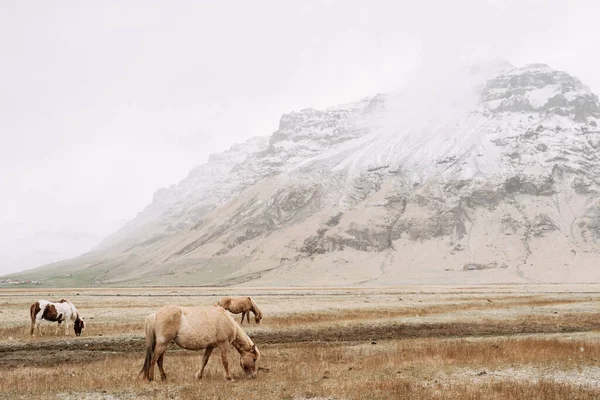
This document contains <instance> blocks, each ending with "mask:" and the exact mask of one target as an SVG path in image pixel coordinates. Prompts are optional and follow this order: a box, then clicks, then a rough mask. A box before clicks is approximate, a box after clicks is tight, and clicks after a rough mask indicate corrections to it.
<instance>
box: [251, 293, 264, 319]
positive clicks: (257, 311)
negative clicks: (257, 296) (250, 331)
mask: <svg viewBox="0 0 600 400" xmlns="http://www.w3.org/2000/svg"><path fill="white" fill-rule="evenodd" d="M248 298H249V299H250V303H252V310H253V312H254V320H255V321H256V323H257V324H260V320H261V319H262V317H263V315H262V311H260V308H258V306H257V305H256V303H255V302H254V300H252V297H248Z"/></svg>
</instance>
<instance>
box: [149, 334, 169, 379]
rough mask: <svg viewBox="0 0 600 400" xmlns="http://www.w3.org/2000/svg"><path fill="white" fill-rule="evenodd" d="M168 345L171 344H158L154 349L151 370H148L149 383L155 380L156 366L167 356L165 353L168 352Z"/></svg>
mask: <svg viewBox="0 0 600 400" xmlns="http://www.w3.org/2000/svg"><path fill="white" fill-rule="evenodd" d="M167 344H169V342H167V343H161V342H156V346H155V347H154V355H153V356H152V359H151V360H150V368H149V370H148V380H149V381H151V380H153V379H154V364H156V362H157V361H158V359H159V358H161V357H162V356H163V355H164V354H165V351H166V350H167Z"/></svg>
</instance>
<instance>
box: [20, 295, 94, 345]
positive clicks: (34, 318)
mask: <svg viewBox="0 0 600 400" xmlns="http://www.w3.org/2000/svg"><path fill="white" fill-rule="evenodd" d="M29 316H30V317H31V329H30V330H29V334H30V335H31V336H33V333H34V330H35V329H36V328H37V332H38V334H39V335H40V336H42V331H41V330H40V322H42V319H45V320H46V321H50V322H58V325H57V327H56V331H57V332H58V329H59V327H60V324H61V322H63V321H64V323H65V335H68V331H69V320H70V321H73V329H74V330H75V335H76V336H80V335H81V331H82V330H83V329H84V328H85V322H84V321H83V318H82V317H81V316H80V315H79V311H77V308H75V306H74V305H73V303H71V302H70V301H68V300H65V299H61V300H60V301H59V302H58V303H53V302H51V301H48V300H39V301H36V302H35V303H33V304H32V305H31V307H29Z"/></svg>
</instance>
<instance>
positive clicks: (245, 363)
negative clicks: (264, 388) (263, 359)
mask: <svg viewBox="0 0 600 400" xmlns="http://www.w3.org/2000/svg"><path fill="white" fill-rule="evenodd" d="M259 357H260V352H259V351H258V348H257V347H256V345H255V344H253V345H252V347H251V348H250V350H245V351H243V352H242V354H241V358H240V366H241V367H242V369H243V370H244V372H245V373H246V376H247V377H248V378H256V361H257V360H258V358H259Z"/></svg>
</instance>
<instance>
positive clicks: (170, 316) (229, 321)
mask: <svg viewBox="0 0 600 400" xmlns="http://www.w3.org/2000/svg"><path fill="white" fill-rule="evenodd" d="M171 341H174V342H175V343H176V344H177V345H178V346H179V347H181V348H184V349H186V350H202V349H206V350H205V351H204V357H203V358H202V366H201V367H200V370H199V371H198V372H197V373H196V379H202V373H203V372H204V367H205V366H206V363H207V362H208V358H209V357H210V354H211V353H212V351H213V349H214V348H215V347H218V348H219V350H220V351H221V361H222V362H223V367H224V368H225V378H227V379H228V380H231V375H230V374H229V361H228V358H227V351H228V350H229V344H232V345H233V347H235V349H236V350H237V351H238V352H239V353H240V356H241V358H240V365H241V367H242V369H243V370H244V372H245V373H246V375H247V376H248V377H252V378H255V377H256V360H258V358H259V357H260V353H259V351H258V349H257V348H256V345H255V344H254V343H253V342H252V339H250V338H249V337H248V335H246V333H245V332H244V331H243V330H242V328H241V327H240V326H239V325H238V324H237V322H235V321H234V320H233V318H232V317H231V315H229V313H227V312H226V311H225V310H224V309H222V308H220V307H180V306H173V305H168V306H164V307H162V308H160V309H159V310H158V311H156V312H155V313H154V314H150V315H148V316H147V317H146V360H145V361H144V366H143V367H142V370H141V371H140V375H141V374H143V376H144V378H145V379H148V380H149V381H151V380H152V379H154V364H155V363H156V364H158V369H159V370H160V376H161V378H162V380H165V379H167V375H166V374H165V371H164V370H163V359H164V356H165V350H166V349H167V345H168V344H169V343H170V342H171Z"/></svg>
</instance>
